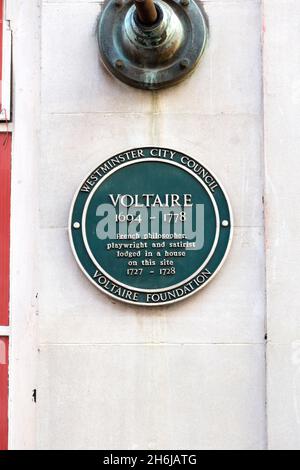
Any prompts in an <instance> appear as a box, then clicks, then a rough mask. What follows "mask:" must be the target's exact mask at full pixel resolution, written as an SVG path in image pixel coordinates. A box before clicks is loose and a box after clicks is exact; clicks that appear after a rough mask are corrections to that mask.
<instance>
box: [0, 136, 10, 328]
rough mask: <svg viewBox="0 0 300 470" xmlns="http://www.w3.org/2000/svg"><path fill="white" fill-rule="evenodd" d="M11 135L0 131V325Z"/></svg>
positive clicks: (4, 320) (4, 306)
mask: <svg viewBox="0 0 300 470" xmlns="http://www.w3.org/2000/svg"><path fill="white" fill-rule="evenodd" d="M10 156H11V137H10V135H9V134H6V133H0V326H6V325H8V311H9V309H8V303H9V241H10V158H11V157H10Z"/></svg>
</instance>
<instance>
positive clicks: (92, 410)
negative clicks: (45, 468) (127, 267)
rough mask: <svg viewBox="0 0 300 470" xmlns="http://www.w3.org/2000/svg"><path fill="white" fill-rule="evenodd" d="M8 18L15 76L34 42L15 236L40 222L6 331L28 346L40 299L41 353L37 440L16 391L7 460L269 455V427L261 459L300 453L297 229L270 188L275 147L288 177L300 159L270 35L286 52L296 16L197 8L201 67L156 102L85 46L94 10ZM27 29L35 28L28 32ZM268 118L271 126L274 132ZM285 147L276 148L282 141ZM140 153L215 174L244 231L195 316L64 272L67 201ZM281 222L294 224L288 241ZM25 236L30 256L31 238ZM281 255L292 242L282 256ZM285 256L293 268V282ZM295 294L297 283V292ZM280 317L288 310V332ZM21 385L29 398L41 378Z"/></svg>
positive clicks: (68, 258) (67, 5) (213, 2)
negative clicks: (149, 149) (147, 305)
mask: <svg viewBox="0 0 300 470" xmlns="http://www.w3.org/2000/svg"><path fill="white" fill-rule="evenodd" d="M14 3H15V4H16V5H17V6H18V9H17V10H16V11H15V12H14V16H13V21H12V25H13V30H14V36H15V38H16V40H17V43H16V46H15V47H16V58H15V67H16V68H17V70H18V69H20V64H22V61H23V60H24V59H22V57H21V53H22V52H21V51H22V47H21V41H22V38H23V35H26V33H27V35H26V38H27V41H29V44H33V45H34V47H35V48H36V49H34V51H36V53H35V55H34V57H30V58H28V57H27V60H29V63H30V64H31V67H32V71H33V74H32V78H33V83H32V85H31V86H30V85H29V83H30V81H29V78H28V77H27V76H26V74H25V76H24V75H22V73H21V72H20V71H19V72H18V73H17V74H16V77H15V102H16V106H15V134H14V138H15V142H19V147H18V146H17V144H15V145H16V146H15V150H14V155H13V158H14V159H15V162H17V161H18V162H20V161H22V160H21V159H22V158H23V153H22V152H23V150H24V148H23V149H22V148H21V147H20V145H21V144H22V143H23V144H24V142H25V149H26V152H27V153H29V157H28V162H27V163H28V164H27V166H26V169H25V168H22V167H21V168H20V167H19V166H18V165H17V164H16V163H15V169H14V173H13V190H14V194H15V195H16V196H15V197H16V199H15V206H14V207H13V217H14V218H13V223H14V221H15V223H16V221H17V219H18V217H19V216H20V214H19V211H20V210H21V209H22V208H23V210H25V207H26V205H27V204H29V207H30V213H31V214H32V213H35V212H34V211H35V210H36V206H35V204H36V201H38V208H39V216H38V219H35V217H33V219H32V220H31V221H30V223H31V225H30V227H26V228H25V234H27V235H28V240H27V238H26V240H25V241H26V243H25V251H26V249H27V248H28V251H27V253H28V256H29V254H31V261H34V262H36V264H37V272H35V273H34V274H32V276H31V274H30V276H31V277H30V281H29V280H28V281H27V282H29V284H30V285H27V284H26V285H25V286H23V287H24V296H25V297H24V298H23V297H22V298H21V300H20V299H19V297H20V296H21V295H20V294H22V295H23V293H22V291H21V293H20V292H18V288H17V287H18V285H19V280H20V277H19V276H21V275H22V274H23V276H24V273H22V269H24V270H25V269H26V267H28V266H29V265H30V259H29V258H28V256H27V255H26V256H25V255H24V246H22V245H21V244H20V243H21V242H20V233H21V232H20V228H19V229H18V230H17V229H16V228H15V229H14V233H15V235H14V236H15V238H14V242H13V245H12V250H13V253H14V251H15V256H14V260H15V261H14V271H13V273H12V283H13V286H15V287H14V289H13V291H12V312H11V315H12V318H13V319H14V324H15V331H18V328H19V332H21V331H22V329H23V331H24V328H25V326H24V323H25V324H26V325H27V326H28V322H27V323H26V322H25V320H24V315H26V312H28V311H29V309H30V308H31V307H30V306H29V303H26V301H25V298H27V297H28V298H29V297H30V295H29V294H34V293H36V292H38V314H39V322H38V323H39V324H38V326H35V322H33V324H31V323H30V328H29V329H30V331H31V332H33V333H34V334H35V333H37V334H38V346H37V347H36V351H37V348H38V351H39V352H37V354H36V357H38V359H37V361H38V374H37V379H36V383H37V389H38V402H37V409H38V417H37V432H35V430H34V426H33V425H32V437H31V438H28V439H27V440H26V439H24V438H22V432H23V434H25V429H24V424H22V422H21V416H20V414H19V410H18V407H17V406H16V405H15V402H16V403H18V401H20V400H21V401H22V400H23V403H26V399H27V398H26V397H27V395H26V397H25V395H24V392H23V391H21V390H18V389H17V384H16V380H15V379H14V378H13V379H12V380H13V394H12V397H14V396H15V400H14V401H13V402H12V405H11V416H12V417H13V418H12V420H11V430H10V434H11V436H12V437H11V447H12V448H14V447H17V448H20V447H24V448H30V447H38V448H42V449H53V448H63V449H70V448H90V449H94V448H98V449H104V448H108V449H119V448H121V449H141V448H142V449H157V448H159V449H164V448H168V449H264V448H266V447H267V419H266V412H267V411H268V415H269V416H268V418H269V436H270V442H271V444H270V445H271V446H273V447H280V445H283V446H289V445H290V443H291V442H293V445H296V446H298V447H299V448H300V442H299V438H297V437H295V433H296V432H298V431H299V429H300V424H299V422H297V421H296V418H294V417H293V413H294V414H295V410H296V408H295V397H297V396H298V395H297V391H296V388H295V387H297V380H298V379H297V375H295V370H293V363H292V362H291V356H290V352H291V349H290V348H291V346H290V345H291V343H292V342H293V341H297V335H298V332H299V322H298V321H297V317H296V314H297V298H296V295H295V296H294V299H295V300H294V302H293V303H292V305H290V304H289V302H288V300H289V296H288V295H287V291H285V292H286V293H285V295H284V296H283V297H281V294H282V291H284V288H283V283H284V282H287V277H288V269H287V268H286V270H284V276H283V278H281V277H280V272H282V270H281V266H280V268H278V264H277V262H278V263H279V261H280V260H281V257H283V253H285V249H290V248H291V243H292V241H291V240H292V238H291V237H295V234H294V233H293V232H292V229H291V227H290V224H291V222H292V220H291V217H292V214H294V212H295V211H293V212H292V211H291V212H288V211H286V210H285V206H284V202H283V201H282V200H281V199H280V198H279V196H278V194H277V193H278V191H280V189H281V187H282V180H281V179H280V175H279V172H282V171H286V172H287V171H288V168H289V167H288V166H285V165H284V166H283V163H281V162H282V160H281V158H280V157H281V155H282V153H284V152H283V148H282V146H283V145H284V142H285V146H284V149H287V152H288V153H291V156H292V155H294V158H295V159H296V146H293V144H288V143H289V142H290V141H291V140H293V139H295V142H296V141H297V140H296V139H297V136H298V134H297V129H296V127H293V125H292V123H293V117H294V116H295V117H297V114H296V107H297V103H298V102H297V96H298V95H297V80H298V79H297V76H296V74H297V68H296V67H297V65H298V63H297V61H296V58H295V57H294V59H292V58H291V59H289V58H288V56H287V55H285V54H284V52H283V51H284V47H285V48H286V44H285V43H281V42H280V37H279V36H278V35H277V34H278V29H280V27H282V28H283V31H282V35H283V36H284V35H285V36H284V37H286V38H287V40H288V37H289V35H288V31H287V24H288V22H289V12H291V11H290V10H292V9H293V6H295V5H296V2H294V1H293V0H286V1H284V0H281V1H277V0H272V1H271V0H270V1H269V0H265V1H264V2H260V1H259V0H207V1H205V2H203V3H204V7H205V10H206V12H207V14H208V17H209V21H210V40H209V44H208V47H207V50H206V53H205V55H204V58H203V60H202V62H201V64H200V66H199V67H198V68H197V70H196V72H195V73H194V75H193V76H192V77H191V78H190V79H188V80H187V81H186V82H184V83H182V84H181V85H178V86H177V87H174V88H170V89H168V90H164V91H159V92H145V91H139V90H135V89H133V88H129V87H127V86H126V85H124V84H122V83H120V82H118V81H117V80H116V79H114V78H112V77H111V76H110V75H109V74H108V73H107V72H106V71H105V70H104V68H103V67H102V66H101V64H100V63H99V57H98V50H97V41H96V36H95V28H96V24H97V16H98V15H99V13H100V4H99V2H96V1H95V2H94V1H91V0H78V1H68V0H60V1H59V0H56V1H55V2H54V1H50V0H47V1H46V0H45V1H40V2H39V1H37V0H31V1H30V4H31V8H32V9H30V11H29V12H28V11H25V10H26V9H25V7H24V2H21V1H19V0H14ZM262 3H263V4H264V5H263V6H264V7H265V10H264V11H263V9H262ZM26 5H27V2H26ZM295 8H296V6H295ZM282 9H284V10H285V9H286V10H285V13H286V19H285V21H286V22H285V23H284V25H285V26H282V25H280V11H281V10H282ZM296 10H297V12H298V16H297V18H298V20H297V19H296V18H295V17H293V22H292V25H293V28H294V29H293V31H294V36H295V39H297V35H298V34H300V33H298V31H296V30H297V27H298V26H297V25H298V23H297V21H298V22H299V21H300V11H299V8H298V6H297V8H296ZM22 15H23V16H22ZM264 15H265V23H264V24H265V25H266V26H265V27H266V33H265V43H264V48H263V49H262V46H263V41H262V23H263V21H262V20H263V16H264ZM26 19H27V23H26V21H25V20H26ZM30 21H32V22H33V23H34V25H36V26H35V28H36V29H34V30H33V31H31V30H30V28H29V26H28V22H29V25H30ZM39 25H40V26H41V29H39ZM24 40H25V39H24ZM274 45H276V47H277V48H278V49H279V50H280V51H281V48H282V52H281V59H282V60H284V61H285V71H284V76H285V77H286V80H287V79H288V77H293V76H294V77H295V78H294V82H293V87H294V88H293V95H292V96H293V99H294V100H295V102H293V103H294V106H295V110H294V108H293V106H292V105H286V100H287V99H290V96H289V90H287V89H286V86H287V83H286V81H283V79H282V73H283V72H281V69H279V66H278V63H277V56H276V53H275V52H274ZM262 51H263V55H262ZM295 51H296V49H295ZM295 53H296V52H295ZM292 60H293V66H292ZM295 62H296V65H295ZM263 78H264V81H263ZM39 80H41V95H39ZM24 87H25V92H24ZM263 89H264V90H265V96H264V99H263V93H262V90H263ZM22 93H23V95H22ZM24 93H25V95H24ZM30 93H31V95H30ZM35 93H36V95H37V96H36V95H35ZM26 94H29V95H30V96H29V98H30V99H31V101H29V102H30V103H31V104H33V105H32V106H30V105H28V101H27V106H25V105H24V107H25V109H23V114H22V110H21V109H20V106H21V105H20V104H19V103H21V102H22V99H21V97H22V96H27V95H26ZM25 111H26V113H25ZM274 112H275V114H276V116H277V114H278V115H279V117H280V119H279V118H278V119H274ZM24 114H26V116H28V117H29V119H32V120H33V122H32V121H29V122H32V125H31V126H30V129H31V128H32V126H33V127H34V129H35V130H39V128H40V132H37V133H36V135H32V134H31V133H30V132H29V135H27V134H26V132H25V131H26V130H27V127H26V126H27V123H28V122H27V121H26V118H25V116H24ZM286 117H289V119H290V120H288V121H287V122H286ZM18 123H19V124H18ZM17 124H18V126H17ZM28 125H29V124H28ZM264 129H265V130H266V132H265V134H264ZM283 131H284V137H283V139H285V140H283V142H282V143H281V144H280V145H281V146H280V145H277V139H278V136H279V135H280V133H281V132H283ZM298 132H299V131H298ZM25 134H26V135H25ZM264 135H265V139H264ZM144 145H160V146H168V147H171V148H175V149H178V150H182V151H184V152H186V153H189V154H191V155H192V156H194V157H195V158H197V159H199V161H201V162H203V164H204V165H207V166H208V167H209V168H211V169H212V170H213V171H214V172H215V173H216V174H217V176H218V178H219V179H220V180H221V181H222V183H223V184H224V186H225V188H226V189H227V192H228V194H229V197H230V199H231V202H232V206H233V211H234V215H235V225H236V227H235V234H234V240H233V245H232V250H231V253H230V255H229V258H228V260H227V262H226V264H225V265H224V267H223V269H222V270H221V272H220V273H219V275H218V276H217V277H216V278H215V280H214V281H213V282H212V283H211V284H210V285H209V286H207V287H206V288H205V289H204V290H203V291H201V292H200V293H198V294H196V295H195V296H193V297H191V298H190V299H188V300H187V301H183V302H181V303H179V304H176V305H174V306H169V307H165V308H156V309H150V310H149V309H143V308H134V307H130V306H125V305H123V304H119V303H117V302H115V301H113V300H112V299H110V298H108V297H106V296H104V295H103V294H101V293H100V292H98V291H97V290H96V289H95V288H94V287H93V286H92V285H91V284H90V283H89V282H88V281H87V280H86V278H85V277H84V276H83V275H82V273H81V272H80V271H79V269H78V267H77V265H76V262H75V260H74V259H73V256H72V254H71V250H70V247H69V242H68V236H67V228H66V227H67V220H68V211H69V208H70V204H71V200H72V197H73V194H74V192H75V190H76V188H77V186H78V184H79V182H80V181H81V180H82V177H83V175H85V174H87V172H88V171H90V170H91V169H93V168H94V167H96V166H97V165H98V164H99V163H100V162H101V161H103V160H105V159H106V158H108V157H109V156H111V155H113V154H114V153H116V152H119V151H121V150H124V149H127V148H130V147H137V146H144ZM32 146H34V149H33V153H30V150H31V149H32V148H33V147H32ZM35 146H37V147H38V149H36V148H35ZM274 153H275V156H277V155H278V159H276V160H275V163H274V160H273V154H274ZM265 156H266V162H267V167H266V168H267V173H265V171H266V168H265ZM286 158H287V155H286ZM295 166H296V163H295ZM32 169H33V170H32ZM27 172H28V174H27ZM265 174H267V178H265ZM287 176H288V174H286V178H287ZM294 178H295V180H296V177H294ZM20 179H21V181H22V182H23V184H24V185H25V186H24V187H25V191H26V188H28V191H29V184H30V181H31V179H34V181H33V182H32V181H31V183H32V192H31V198H30V197H28V200H27V199H26V200H24V201H22V200H21V199H22V195H23V194H24V192H23V191H24V189H22V188H21V187H20V183H19V180H20ZM36 181H38V183H39V188H38V189H37V188H36V187H35V184H36ZM292 183H293V179H292ZM290 188H291V189H290V191H287V194H286V198H287V199H286V200H287V202H288V204H289V206H290V207H291V206H292V204H291V203H292V201H293V202H294V196H295V195H296V194H297V188H296V181H295V187H294V185H293V184H292V185H291V186H290ZM265 189H266V190H265ZM28 194H29V195H30V191H29V193H28ZM264 196H265V197H266V198H267V204H268V205H267V208H268V212H267V213H266V218H265V217H264V206H263V198H264ZM292 197H293V200H292ZM33 198H34V201H33V200H31V199H33ZM20 206H21V209H20ZM278 208H280V209H281V211H282V217H284V218H285V219H284V220H286V225H285V226H284V227H285V229H286V231H287V233H288V234H289V236H288V237H287V238H285V235H284V233H283V225H282V224H281V220H278V217H279V215H278ZM265 220H266V222H267V225H266V226H267V230H268V231H267V235H268V245H267V249H268V251H267V258H266V256H265ZM273 222H274V223H273ZM19 223H21V222H19ZM274 224H275V225H274ZM17 226H18V225H17ZM18 227H19V226H18ZM281 230H282V232H281ZM32 233H34V234H35V236H36V239H35V238H33V239H31V238H30V234H32ZM285 233H286V232H285ZM279 235H281V237H282V238H280V237H279ZM278 237H279V238H278ZM284 241H288V242H289V243H288V246H287V247H286V246H285V248H284V247H283V245H284ZM26 247H27V248H26ZM37 248H38V252H37ZM17 254H18V256H20V258H18V257H17ZM292 256H293V253H292V252H291V254H290V261H289V263H290V266H291V267H292V266H294V264H293V258H292ZM266 260H267V261H266ZM22 263H23V264H22ZM266 269H267V287H268V291H267V299H268V317H269V326H270V331H271V334H272V340H273V342H272V343H271V345H270V346H269V350H268V377H269V382H268V383H269V387H268V397H269V409H266V406H265V402H266V362H265V353H266V341H265V332H266V330H265V319H266V282H265V279H266V276H265V273H266ZM296 280H297V277H296V276H295V281H294V282H295V286H296ZM278 289H280V291H279V290H278ZM26 296H27V297H26ZM33 298H34V299H35V297H33ZM35 302H36V300H34V303H33V305H34V308H35ZM281 303H282V304H283V305H287V308H286V310H288V312H289V316H288V324H289V325H290V328H288V327H286V320H285V319H286V316H284V317H283V316H282V313H281V312H282V311H283V309H284V307H283V306H281ZM31 315H32V317H34V315H35V311H34V313H32V314H31ZM19 317H21V318H22V321H21V320H19ZM18 325H19V326H18ZM283 325H284V327H283ZM33 333H32V334H33ZM19 334H20V333H13V339H14V343H13V344H15V350H14V352H13V355H12V360H11V374H12V376H13V377H14V373H15V371H18V370H19V369H18V368H20V366H23V367H24V366H26V364H27V363H30V364H33V362H34V361H32V360H31V359H29V358H30V357H31V356H30V354H26V355H25V356H22V359H21V363H20V360H19V354H18V353H19V350H22V346H21V345H20V337H19ZM26 341H27V339H26ZM26 341H25V344H26ZM28 342H30V344H31V345H32V344H35V343H34V342H33V341H32V340H31V339H28ZM22 344H23V343H22ZM18 360H19V362H18ZM33 369H34V367H33V365H32V370H33ZM283 370H284V372H282V371H283ZM293 374H294V375H293ZM283 378H284V384H282V379H283ZM295 381H296V385H295ZM292 382H293V383H294V385H292ZM28 383H29V384H30V387H31V384H33V383H34V384H35V379H34V378H33V376H32V377H31V378H30V380H29V381H28ZM292 387H294V388H292ZM32 388H35V387H33V386H32ZM285 397H287V398H288V403H287V402H286V403H284V407H283V408H282V410H281V411H280V413H279V412H277V408H278V404H279V403H280V400H282V399H283V398H285ZM31 406H32V405H31ZM30 409H31V408H30ZM28 413H29V412H28ZM30 413H31V415H30V416H28V422H29V423H35V415H34V410H33V411H32V412H31V411H30ZM281 419H283V420H284V423H285V426H286V429H288V431H289V432H291V433H293V436H294V440H293V441H291V440H290V439H289V438H288V437H286V436H287V432H285V431H284V430H282V428H281V423H282V421H281ZM27 424H28V423H27ZM30 426H31V425H30ZM289 426H291V428H290V427H289ZM17 427H18V431H17V430H16V429H17ZM15 433H16V434H17V435H18V437H17V438H15V437H14V436H15ZM35 436H37V439H35Z"/></svg>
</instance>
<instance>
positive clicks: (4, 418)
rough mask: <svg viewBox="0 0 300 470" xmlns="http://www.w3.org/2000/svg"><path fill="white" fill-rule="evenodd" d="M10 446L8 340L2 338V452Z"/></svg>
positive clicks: (0, 352) (0, 426) (0, 436)
mask: <svg viewBox="0 0 300 470" xmlns="http://www.w3.org/2000/svg"><path fill="white" fill-rule="evenodd" d="M7 444H8V338H6V337H0V450H6V449H7Z"/></svg>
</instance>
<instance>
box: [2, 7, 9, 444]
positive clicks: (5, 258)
mask: <svg viewBox="0 0 300 470" xmlns="http://www.w3.org/2000/svg"><path fill="white" fill-rule="evenodd" d="M2 39H3V0H0V80H2V45H3V41H2ZM1 108H2V96H1V87H0V109H1ZM10 172H11V135H10V134H8V133H0V326H7V325H8V322H9V248H10ZM8 344H9V340H8V337H1V336H0V450H6V449H7V446H8Z"/></svg>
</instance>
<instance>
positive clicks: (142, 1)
mask: <svg viewBox="0 0 300 470" xmlns="http://www.w3.org/2000/svg"><path fill="white" fill-rule="evenodd" d="M134 3H135V6H136V10H137V15H138V19H139V20H140V22H141V23H142V24H144V25H145V26H152V25H153V24H154V23H155V22H156V20H157V16H158V15H157V10H156V7H155V5H154V1H153V0H134Z"/></svg>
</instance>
